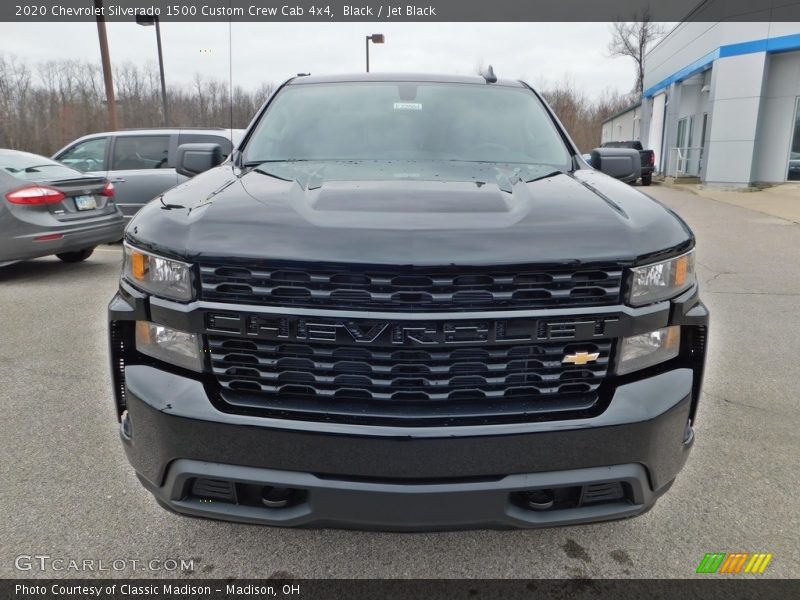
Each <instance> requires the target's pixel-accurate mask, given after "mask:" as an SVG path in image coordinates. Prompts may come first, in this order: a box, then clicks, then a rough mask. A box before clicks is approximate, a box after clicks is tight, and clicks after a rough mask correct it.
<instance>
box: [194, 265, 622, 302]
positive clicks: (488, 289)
mask: <svg viewBox="0 0 800 600" xmlns="http://www.w3.org/2000/svg"><path fill="white" fill-rule="evenodd" d="M200 284H201V298H202V299H204V300H211V301H215V302H228V303H234V304H256V305H262V306H283V307H292V306H314V307H321V308H337V309H344V308H346V309H372V310H392V311H397V312H424V311H431V310H449V311H467V310H480V309H534V308H563V307H577V306H609V305H613V304H618V303H619V299H620V289H621V285H622V269H621V267H619V266H618V265H600V266H581V267H574V268H564V267H560V268H544V267H541V266H525V265H516V266H513V267H459V268H457V269H456V268H454V267H438V268H437V267H377V266H374V265H373V266H370V265H366V266H364V265H333V264H331V265H318V264H316V265H298V264H296V263H292V264H286V265H282V266H281V265H276V264H273V263H268V262H263V263H243V264H233V263H231V264H227V263H226V264H214V263H208V264H203V265H201V267H200Z"/></svg>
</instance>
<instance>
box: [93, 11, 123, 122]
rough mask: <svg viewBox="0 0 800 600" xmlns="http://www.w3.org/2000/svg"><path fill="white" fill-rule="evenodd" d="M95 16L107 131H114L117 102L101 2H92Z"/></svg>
mask: <svg viewBox="0 0 800 600" xmlns="http://www.w3.org/2000/svg"><path fill="white" fill-rule="evenodd" d="M94 8H95V11H96V14H97V16H96V17H95V18H96V19H97V37H98V39H99V40H100V60H101V61H102V63H103V80H104V81H105V87H106V105H107V106H108V129H109V130H110V131H116V130H117V129H118V127H117V101H116V99H115V98H114V78H113V76H112V74H111V57H110V56H109V54H108V36H107V35H106V19H105V17H104V16H103V0H94Z"/></svg>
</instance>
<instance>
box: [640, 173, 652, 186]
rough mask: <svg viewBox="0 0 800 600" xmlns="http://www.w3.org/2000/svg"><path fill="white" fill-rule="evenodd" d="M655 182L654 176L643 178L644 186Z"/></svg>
mask: <svg viewBox="0 0 800 600" xmlns="http://www.w3.org/2000/svg"><path fill="white" fill-rule="evenodd" d="M652 182H653V176H652V175H645V176H644V177H642V185H650V184H651V183H652Z"/></svg>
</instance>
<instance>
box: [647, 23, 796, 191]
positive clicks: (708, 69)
mask: <svg viewBox="0 0 800 600" xmlns="http://www.w3.org/2000/svg"><path fill="white" fill-rule="evenodd" d="M644 89H645V91H644V94H643V97H642V106H641V126H640V139H641V140H642V143H643V144H645V146H646V147H648V148H652V149H653V150H655V152H656V157H657V169H658V171H659V172H661V173H662V174H664V175H669V176H677V177H681V176H688V177H699V178H700V179H701V180H702V181H703V182H704V183H707V184H709V185H721V186H735V187H738V186H749V185H755V184H759V183H782V182H785V181H794V180H798V181H800V115H799V114H798V106H799V103H798V100H799V99H800V23H796V22H795V23H789V22H786V23H784V22H760V23H758V22H733V21H723V22H715V23H703V22H684V23H680V24H679V25H678V26H677V27H675V28H674V29H673V30H672V31H671V32H670V33H669V34H668V35H666V36H665V37H664V38H663V39H662V40H661V41H660V42H659V43H658V44H657V45H655V46H654V47H653V48H652V49H651V50H650V51H649V52H648V53H647V55H646V57H645V77H644Z"/></svg>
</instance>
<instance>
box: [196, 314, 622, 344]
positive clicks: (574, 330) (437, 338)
mask: <svg viewBox="0 0 800 600" xmlns="http://www.w3.org/2000/svg"><path fill="white" fill-rule="evenodd" d="M618 323H619V320H618V319H617V318H616V317H596V318H588V319H579V320H564V319H561V320H536V319H525V318H517V319H504V320H480V321H468V320H457V321H430V322H427V321H426V322H418V321H404V322H391V321H384V320H369V319H357V320H356V319H324V318H305V317H290V316H272V315H256V314H238V313H217V312H209V313H206V330H207V332H208V333H229V334H231V333H232V334H237V335H241V336H246V337H254V338H260V339H268V340H288V341H318V342H337V343H345V344H356V345H357V344H379V345H392V346H395V345H397V346H417V345H419V346H427V345H447V344H474V343H482V344H494V343H497V344H502V343H517V342H524V341H531V340H563V341H569V340H589V339H596V338H601V337H614V336H615V335H616V333H615V329H616V326H617V325H618Z"/></svg>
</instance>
